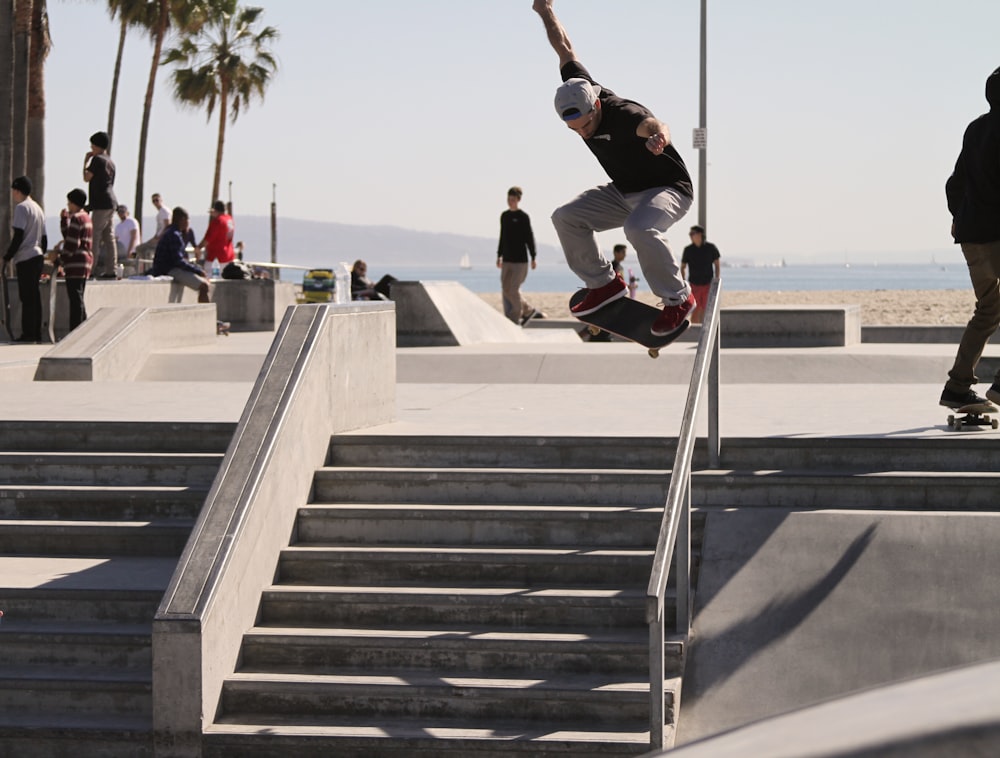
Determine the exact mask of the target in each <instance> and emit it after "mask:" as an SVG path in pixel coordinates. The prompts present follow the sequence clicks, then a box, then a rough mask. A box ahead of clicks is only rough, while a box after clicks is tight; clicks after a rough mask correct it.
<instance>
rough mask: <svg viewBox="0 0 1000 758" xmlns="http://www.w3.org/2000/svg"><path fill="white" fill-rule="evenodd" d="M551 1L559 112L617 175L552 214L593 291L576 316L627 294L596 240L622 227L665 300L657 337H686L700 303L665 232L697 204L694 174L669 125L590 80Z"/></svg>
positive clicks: (537, 6)
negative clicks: (598, 235) (559, 81)
mask: <svg viewBox="0 0 1000 758" xmlns="http://www.w3.org/2000/svg"><path fill="white" fill-rule="evenodd" d="M552 3H553V0H534V4H533V6H532V7H533V9H534V11H535V12H536V13H538V15H539V16H540V17H541V19H542V23H543V24H544V25H545V31H546V34H547V35H548V39H549V43H550V44H551V45H552V48H553V49H554V50H555V51H556V54H557V55H558V56H559V67H560V68H559V71H560V74H561V75H562V79H563V84H562V86H560V87H559V88H558V89H557V90H556V98H555V106H556V112H557V113H558V114H559V117H560V118H561V119H562V120H563V121H564V122H565V123H566V126H568V127H569V128H570V129H572V130H573V131H574V132H576V133H577V134H578V135H579V136H580V137H581V138H582V139H583V141H584V143H585V144H586V145H587V147H588V148H590V151H591V152H592V153H593V154H594V155H595V156H596V158H597V160H598V161H599V162H600V164H601V166H602V167H603V168H604V170H605V171H606V172H607V174H608V176H609V177H610V178H611V183H610V184H605V185H602V186H600V187H596V188H594V189H591V190H587V191H585V192H584V193H583V194H581V195H579V196H578V197H576V198H575V199H573V200H571V201H570V202H569V203H567V204H566V205H564V206H562V207H561V208H558V209H557V210H556V211H555V213H553V214H552V223H553V224H554V225H555V228H556V233H557V234H558V235H559V241H560V243H562V248H563V252H564V254H565V255H566V262H567V263H568V264H569V267H570V268H571V269H572V270H573V272H574V273H575V274H576V275H577V276H579V277H580V278H581V279H582V280H583V282H584V284H585V285H586V287H587V290H588V292H587V294H586V296H585V297H583V298H582V299H581V301H580V302H579V303H577V304H576V305H575V306H574V307H572V308H571V311H572V312H573V315H575V316H586V315H587V314H590V313H593V312H595V311H597V310H599V309H600V308H602V307H603V306H605V305H607V304H608V303H611V302H613V301H614V300H617V299H618V298H620V297H624V296H625V295H626V294H627V292H628V287H627V286H626V284H625V282H624V281H623V280H622V278H621V276H620V275H618V274H616V273H615V272H614V269H613V268H612V267H611V263H610V262H609V261H608V260H607V259H606V258H605V257H604V256H603V255H602V254H601V251H600V248H599V247H598V245H597V239H596V236H595V233H596V232H597V231H606V230H608V229H616V228H619V227H622V228H623V231H624V233H625V237H626V239H628V241H629V242H630V243H631V244H632V247H634V248H635V252H636V256H637V257H638V259H639V265H640V266H641V267H642V271H643V273H644V274H645V278H646V282H647V283H648V284H649V288H650V289H651V290H652V291H653V292H654V293H655V294H657V295H659V296H660V297H661V298H662V299H663V305H664V308H663V312H662V313H661V314H660V316H659V317H658V318H657V319H656V321H654V322H653V325H652V327H651V328H650V331H651V332H652V333H653V334H654V335H657V336H664V335H670V334H672V333H674V332H679V331H680V330H682V329H684V328H686V327H687V324H688V322H689V316H688V314H690V312H691V311H692V310H694V307H695V299H694V296H693V295H692V294H691V287H690V286H689V285H688V283H687V282H686V281H684V279H683V278H682V276H681V272H680V265H679V264H678V261H677V259H676V258H675V257H674V255H673V253H671V251H670V247H669V246H668V245H667V236H666V234H667V229H669V228H670V227H671V225H673V224H674V223H675V222H676V221H677V220H678V219H680V218H681V217H682V216H683V215H684V214H685V213H687V210H688V208H690V207H691V202H692V199H693V194H694V193H693V190H692V186H691V177H690V176H689V174H688V171H687V168H686V167H685V165H684V161H683V160H682V159H681V157H680V155H679V154H678V152H677V150H676V149H675V148H674V146H673V145H672V144H671V142H670V131H669V130H668V129H667V125H666V124H664V123H663V122H662V121H660V120H659V119H657V118H656V117H655V116H654V115H653V114H652V113H651V112H650V111H649V110H648V109H647V108H645V107H643V106H642V105H639V103H636V102H633V101H631V100H625V99H624V98H621V97H618V95H616V94H615V93H614V92H612V91H611V90H609V89H607V88H605V87H602V86H600V85H599V84H597V83H596V82H595V81H594V80H593V79H592V78H591V76H590V72H588V71H587V69H586V68H584V66H583V64H582V63H580V62H579V61H578V60H577V59H576V55H575V53H574V51H573V47H572V45H571V44H570V41H569V37H568V36H567V35H566V30H565V29H564V28H563V26H562V24H561V23H560V22H559V20H558V19H557V18H556V15H555V11H554V10H553V9H552Z"/></svg>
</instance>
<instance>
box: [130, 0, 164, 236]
mask: <svg viewBox="0 0 1000 758" xmlns="http://www.w3.org/2000/svg"><path fill="white" fill-rule="evenodd" d="M159 3H160V18H159V21H157V26H156V35H155V37H154V45H153V62H152V63H151V64H150V66H149V82H148V83H147V84H146V101H145V103H144V105H143V108H142V129H141V130H140V131H139V161H138V164H137V169H136V177H135V208H134V209H133V212H132V217H133V218H137V219H141V218H142V195H143V191H144V190H143V186H142V184H143V175H144V174H145V172H146V142H147V141H148V139H149V116H150V113H151V112H152V110H153V90H154V89H155V87H156V71H157V69H158V68H159V66H160V55H161V53H162V52H163V38H164V37H166V36H167V22H168V21H169V15H168V14H169V12H170V2H169V0H159ZM139 223H142V222H141V221H140V222H139Z"/></svg>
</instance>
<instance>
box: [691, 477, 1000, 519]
mask: <svg viewBox="0 0 1000 758" xmlns="http://www.w3.org/2000/svg"><path fill="white" fill-rule="evenodd" d="M998 485H1000V472H994V473H985V472H975V473H958V472H952V473H933V472H931V473H928V472H919V471H892V472H889V471H887V472H881V473H868V472H864V471H846V470H845V471H840V472H836V473H834V472H831V471H814V472H807V471H728V470H719V471H700V472H697V473H696V474H694V476H693V477H692V484H691V500H692V503H694V504H695V505H697V506H699V507H704V506H712V507H747V506H789V507H797V508H833V509H863V510H872V509H874V510H882V509H891V510H932V511H995V510H997V508H998V505H997V499H996V497H995V496H994V494H993V493H994V490H995V488H996V487H997V486H998Z"/></svg>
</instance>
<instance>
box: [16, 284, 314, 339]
mask: <svg viewBox="0 0 1000 758" xmlns="http://www.w3.org/2000/svg"><path fill="white" fill-rule="evenodd" d="M295 290H296V287H295V285H294V284H293V283H292V282H280V281H274V280H273V279H243V280H231V279H216V280H214V281H213V282H212V294H211V298H212V302H214V303H215V304H216V305H217V306H218V316H219V319H220V320H222V321H228V322H229V323H230V324H231V325H232V328H233V330H234V331H245V332H256V331H264V332H273V331H274V330H275V328H276V326H277V325H278V323H279V322H280V321H281V317H282V316H283V315H284V313H285V309H286V308H288V306H290V305H295ZM41 291H42V324H45V325H47V324H48V323H49V288H48V285H42V288H41ZM8 292H9V293H10V298H11V301H10V303H11V325H12V326H13V328H14V333H15V334H20V331H21V301H20V299H19V298H18V295H17V281H16V279H12V280H11V281H10V282H9V289H8ZM84 302H85V303H86V305H87V312H88V313H90V314H93V313H96V312H97V311H98V310H99V309H101V308H123V307H124V308H152V307H154V306H158V305H167V304H169V303H182V304H186V305H194V304H196V303H197V302H198V293H197V292H196V291H195V290H193V289H189V288H188V287H185V286H183V285H181V284H178V283H177V282H171V281H167V280H159V279H156V280H153V279H146V280H144V279H122V280H121V281H113V280H112V281H102V280H100V279H95V280H93V281H89V282H87V289H86V291H85V292H84ZM55 325H56V338H57V339H61V338H62V337H65V336H66V335H67V334H69V296H68V295H67V294H66V281H65V280H64V279H59V280H58V281H57V282H56V324H55Z"/></svg>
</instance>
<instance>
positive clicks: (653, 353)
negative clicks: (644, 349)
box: [649, 347, 660, 358]
mask: <svg viewBox="0 0 1000 758" xmlns="http://www.w3.org/2000/svg"><path fill="white" fill-rule="evenodd" d="M649 357H650V358H659V357H660V351H659V350H657V349H656V348H655V347H651V348H649Z"/></svg>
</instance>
